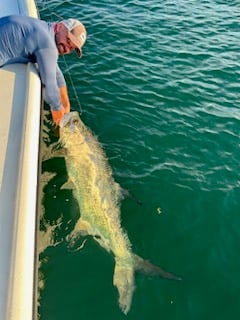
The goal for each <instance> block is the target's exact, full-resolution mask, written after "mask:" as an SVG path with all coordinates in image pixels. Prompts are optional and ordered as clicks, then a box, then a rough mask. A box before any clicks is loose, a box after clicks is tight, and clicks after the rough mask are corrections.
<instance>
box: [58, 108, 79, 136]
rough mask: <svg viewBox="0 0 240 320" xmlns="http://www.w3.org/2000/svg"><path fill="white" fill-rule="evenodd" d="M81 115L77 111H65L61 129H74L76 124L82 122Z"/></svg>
mask: <svg viewBox="0 0 240 320" xmlns="http://www.w3.org/2000/svg"><path fill="white" fill-rule="evenodd" d="M80 121H81V120H80V117H79V114H78V112H77V111H72V112H68V113H65V115H64V116H63V118H62V119H61V121H60V124H59V126H60V129H62V130H64V129H65V130H69V131H74V130H75V128H76V126H78V125H79V123H80Z"/></svg>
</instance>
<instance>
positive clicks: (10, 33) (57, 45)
mask: <svg viewBox="0 0 240 320" xmlns="http://www.w3.org/2000/svg"><path fill="white" fill-rule="evenodd" d="M86 36H87V33H86V29H85V27H84V25H83V24H82V23H81V22H80V21H79V20H76V19H66V20H62V21H60V22H53V23H51V22H45V21H43V20H39V19H36V18H32V17H28V16H18V15H12V16H7V17H2V18H0V68H1V67H2V66H4V65H7V64H12V63H28V62H33V63H37V65H38V70H39V74H40V78H41V82H42V86H43V94H44V100H45V101H46V102H47V103H48V104H49V105H50V108H51V114H52V118H53V121H54V123H55V124H57V125H58V124H59V122H60V120H61V119H62V117H63V116H64V114H65V113H68V112H69V111H70V101H69V96H68V91H67V86H66V82H65V79H64V76H63V74H62V71H61V70H60V68H59V66H58V55H64V54H68V53H71V52H72V51H76V53H77V56H78V57H79V58H80V57H81V56H82V47H83V45H84V43H85V41H86Z"/></svg>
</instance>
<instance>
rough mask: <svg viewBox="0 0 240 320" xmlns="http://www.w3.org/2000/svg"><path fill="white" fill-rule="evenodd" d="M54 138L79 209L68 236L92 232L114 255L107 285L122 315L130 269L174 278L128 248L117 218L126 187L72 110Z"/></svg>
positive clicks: (128, 300)
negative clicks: (114, 290)
mask: <svg viewBox="0 0 240 320" xmlns="http://www.w3.org/2000/svg"><path fill="white" fill-rule="evenodd" d="M60 142H61V145H62V146H63V150H64V157H65V161H66V167H67V173H68V176H69V180H68V181H67V182H66V183H65V185H64V186H63V188H68V189H69V188H72V190H73V195H74V197H75V198H76V200H77V201H78V204H79V208H80V218H79V220H78V221H77V223H76V225H75V227H74V229H73V231H72V232H71V234H70V235H69V239H70V240H69V241H70V242H71V243H72V244H74V243H75V241H76V240H77V239H78V238H79V236H80V235H92V236H93V237H94V239H95V240H96V241H97V242H98V243H99V244H100V246H102V247H103V248H104V249H106V250H107V251H108V252H111V253H112V254H113V255H114V258H115V270H114V277H113V284H114V285H115V286H116V287H117V290H118V293H119V306H120V308H121V310H122V311H123V312H124V313H125V314H127V312H128V311H129V309H130V306H131V301H132V295H133V292H134V288H135V285H134V283H135V281H134V273H135V271H141V272H143V273H146V274H149V275H155V276H161V277H164V278H168V279H175V280H180V278H178V277H177V276H175V275H173V274H171V273H169V272H166V271H164V270H163V269H161V268H160V267H158V266H155V265H153V264H151V263H150V262H148V261H146V260H144V259H142V258H141V257H139V256H137V255H135V254H134V253H133V252H132V250H131V244H130V241H129V239H128V237H127V234H126V233H125V232H124V231H123V229H122V227H121V222H120V202H121V199H122V198H123V193H126V192H123V189H122V188H121V187H120V186H119V184H118V183H116V182H115V181H114V179H113V176H112V171H111V168H110V166H109V164H108V161H107V158H106V155H105V153H104V151H103V149H102V147H101V145H100V143H99V142H98V140H97V138H96V136H94V135H93V134H92V132H91V131H90V130H89V129H88V128H87V127H86V126H85V125H84V123H83V122H82V121H81V119H80V117H79V114H78V113H77V112H70V113H68V114H66V115H65V116H64V118H63V119H62V121H61V123H60Z"/></svg>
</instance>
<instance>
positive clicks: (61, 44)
mask: <svg viewBox="0 0 240 320" xmlns="http://www.w3.org/2000/svg"><path fill="white" fill-rule="evenodd" d="M70 37H71V35H70V31H68V29H67V28H66V27H65V26H64V25H63V24H62V25H61V27H60V28H59V30H58V31H57V32H56V34H55V41H56V46H57V49H58V53H59V54H60V55H63V54H68V53H70V52H72V51H73V50H76V49H78V47H77V46H76V45H75V44H74V43H73V42H72V41H71V39H70Z"/></svg>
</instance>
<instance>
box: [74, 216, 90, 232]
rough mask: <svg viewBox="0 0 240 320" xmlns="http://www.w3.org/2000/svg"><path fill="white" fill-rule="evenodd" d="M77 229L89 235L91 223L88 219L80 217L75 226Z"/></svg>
mask: <svg viewBox="0 0 240 320" xmlns="http://www.w3.org/2000/svg"><path fill="white" fill-rule="evenodd" d="M75 230H77V231H78V232H80V233H81V235H88V234H90V233H89V230H90V225H89V223H88V222H87V221H86V220H83V219H82V218H80V219H79V220H78V222H77V224H76V226H75Z"/></svg>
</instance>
